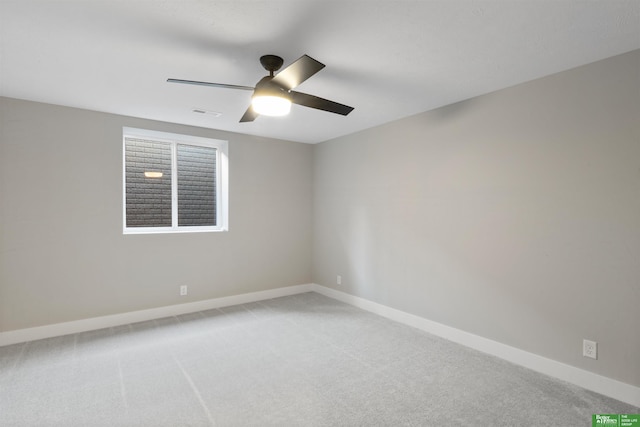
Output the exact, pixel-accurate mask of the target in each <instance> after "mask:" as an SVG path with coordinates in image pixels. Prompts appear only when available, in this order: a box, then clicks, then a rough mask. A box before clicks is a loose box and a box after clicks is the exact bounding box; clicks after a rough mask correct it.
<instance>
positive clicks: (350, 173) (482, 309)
mask: <svg viewBox="0 0 640 427" xmlns="http://www.w3.org/2000/svg"><path fill="white" fill-rule="evenodd" d="M425 96H428V93H425ZM313 252H314V262H313V279H314V282H316V283H319V284H321V285H324V286H329V287H332V288H335V289H338V290H341V291H344V292H347V293H350V294H353V295H357V296H360V297H363V298H367V299H369V300H372V301H375V302H378V303H382V304H385V305H388V306H391V307H394V308H397V309H400V310H404V311H407V312H409V313H413V314H416V315H419V316H422V317H425V318H427V319H431V320H434V321H437V322H441V323H444V324H446V325H449V326H452V327H455V328H459V329H462V330H465V331H469V332H471V333H474V334H477V335H480V336H483V337H486V338H489V339H493V340H496V341H499V342H502V343H505V344H508V345H511V346H514V347H517V348H520V349H523V350H526V351H529V352H533V353H536V354H539V355H542V356H545V357H548V358H551V359H554V360H558V361H561V362H564V363H567V364H570V365H573V366H577V367H580V368H583V369H586V370H589V371H592V372H596V373H600V374H603V375H605V376H608V377H611V378H615V379H618V380H621V381H623V382H626V383H629V384H633V385H636V386H640V363H639V361H640V333H638V329H639V328H640V51H635V52H632V53H629V54H625V55H621V56H618V57H614V58H611V59H608V60H605V61H601V62H597V63H594V64H590V65H587V66H584V67H580V68H577V69H574V70H570V71H567V72H563V73H560V74H556V75H553V76H550V77H547V78H544V79H540V80H536V81H532V82H529V83H526V84H522V85H518V86H515V87H512V88H508V89H505V90H502V91H499V92H495V93H492V94H488V95H485V96H481V97H478V98H475V99H471V100H468V101H465V102H462V103H458V104H455V105H451V106H448V107H446V108H441V109H438V110H434V111H431V112H427V113H424V114H420V115H417V116H414V117H410V118H406V119H403V120H399V121H396V122H393V123H389V124H386V125H383V126H380V127H376V128H374V129H369V130H366V131H363V132H360V133H357V134H354V135H350V136H346V137H342V138H339V139H336V140H332V141H328V142H325V143H322V144H319V145H316V146H315V147H314V248H313ZM338 274H340V275H342V280H343V284H342V285H341V286H337V285H336V275H338ZM583 338H588V339H592V340H595V341H597V342H598V343H599V360H597V361H594V360H591V359H586V358H583V357H582V339H583Z"/></svg>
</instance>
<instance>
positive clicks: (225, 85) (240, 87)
mask: <svg viewBox="0 0 640 427" xmlns="http://www.w3.org/2000/svg"><path fill="white" fill-rule="evenodd" d="M167 82H169V83H184V84H188V85H198V86H211V87H224V88H227V89H242V90H254V89H255V88H254V87H251V86H238V85H227V84H224V83H209V82H198V81H195V80H180V79H167Z"/></svg>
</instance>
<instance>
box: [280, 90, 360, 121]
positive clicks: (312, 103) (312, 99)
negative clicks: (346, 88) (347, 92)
mask: <svg viewBox="0 0 640 427" xmlns="http://www.w3.org/2000/svg"><path fill="white" fill-rule="evenodd" d="M289 95H291V102H293V103H294V104H298V105H303V106H305V107H309V108H315V109H317V110H324V111H328V112H330V113H336V114H341V115H343V116H346V115H347V114H349V113H350V112H352V111H353V107H349V106H348V105H344V104H339V103H337V102H333V101H329V100H328V99H324V98H320V97H318V96H313V95H308V94H306V93H302V92H296V91H293V90H292V91H291V92H289Z"/></svg>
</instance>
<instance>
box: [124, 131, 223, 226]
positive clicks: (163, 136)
mask: <svg viewBox="0 0 640 427" xmlns="http://www.w3.org/2000/svg"><path fill="white" fill-rule="evenodd" d="M127 138H140V139H148V140H151V141H158V142H166V143H170V144H171V217H172V226H171V227H127V161H126V148H125V147H126V139H127ZM178 144H186V145H196V146H201V147H210V148H215V149H216V150H217V151H216V225H215V226H178V173H177V156H176V151H177V145H178ZM228 152H229V143H228V141H224V140H220V139H212V138H203V137H200V136H191V135H181V134H177V133H168V132H160V131H153V130H147V129H137V128H129V127H123V128H122V233H123V234H163V233H199V232H212V231H229V159H228V157H229V154H228Z"/></svg>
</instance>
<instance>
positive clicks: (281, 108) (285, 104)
mask: <svg viewBox="0 0 640 427" xmlns="http://www.w3.org/2000/svg"><path fill="white" fill-rule="evenodd" d="M251 105H252V107H253V110H254V111H255V112H256V113H258V114H261V115H264V116H286V115H287V114H289V112H290V111H291V101H290V100H288V99H287V98H283V97H281V96H273V95H258V96H254V97H253V99H252V100H251Z"/></svg>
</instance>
